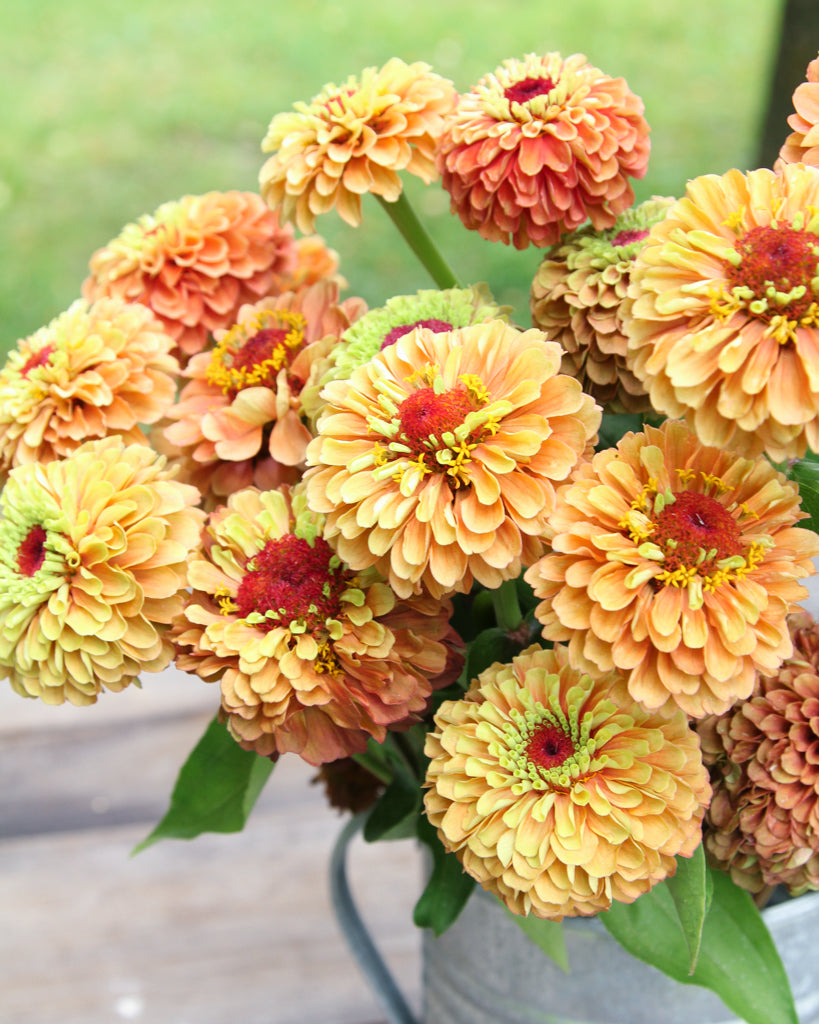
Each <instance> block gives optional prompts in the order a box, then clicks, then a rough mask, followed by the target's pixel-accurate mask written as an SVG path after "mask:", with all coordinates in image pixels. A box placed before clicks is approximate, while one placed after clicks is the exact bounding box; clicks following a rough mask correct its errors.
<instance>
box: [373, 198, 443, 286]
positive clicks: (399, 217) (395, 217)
mask: <svg viewBox="0 0 819 1024" xmlns="http://www.w3.org/2000/svg"><path fill="white" fill-rule="evenodd" d="M376 198H377V199H378V201H379V202H380V203H381V205H382V206H383V207H384V209H385V210H386V211H387V213H388V214H389V217H390V220H391V221H392V222H393V224H394V225H395V226H396V227H397V228H398V230H399V231H400V232H401V235H402V236H403V238H404V241H405V242H406V243H407V245H408V246H409V247H410V249H412V251H413V252H414V253H415V255H416V256H417V257H418V259H419V260H420V261H421V263H422V264H423V265H424V267H425V269H426V271H427V273H428V274H429V276H430V277H431V278H432V280H433V281H434V282H435V284H436V285H437V286H438V287H439V288H459V287H460V285H459V284H458V279H457V278H456V277H455V275H454V274H453V273H452V270H451V269H450V267H449V265H448V264H447V262H446V260H445V259H444V258H443V256H442V255H441V254H440V252H438V249H437V248H436V246H435V243H434V242H433V241H432V239H431V238H430V237H429V235H428V233H427V230H426V228H425V227H424V225H423V224H422V223H421V221H420V220H418V218H417V217H416V215H415V211H414V210H413V208H412V207H411V206H410V202H409V200H408V199H407V197H406V196H405V195H404V193H403V192H402V193H401V195H400V196H399V197H398V199H397V200H396V202H394V203H388V202H386V201H385V200H384V199H382V198H381V197H380V196H377V197H376Z"/></svg>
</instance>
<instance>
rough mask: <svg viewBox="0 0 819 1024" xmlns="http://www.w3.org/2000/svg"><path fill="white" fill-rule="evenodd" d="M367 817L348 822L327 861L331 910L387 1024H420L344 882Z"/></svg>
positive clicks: (364, 814) (358, 815) (364, 815)
mask: <svg viewBox="0 0 819 1024" xmlns="http://www.w3.org/2000/svg"><path fill="white" fill-rule="evenodd" d="M366 817H367V814H366V812H365V813H363V814H357V815H356V816H355V817H353V818H351V819H350V820H349V821H348V822H347V824H346V825H345V826H344V828H343V830H342V832H341V835H340V836H339V837H338V839H337V840H336V844H335V846H334V847H333V853H332V856H331V857H330V898H331V900H332V904H333V910H334V912H335V915H336V920H337V921H338V923H339V926H340V928H341V931H342V934H343V935H344V938H345V939H346V941H347V945H348V947H349V949H350V952H351V953H352V954H353V957H354V958H355V960H356V962H357V963H358V966H359V968H360V969H361V972H362V973H363V975H364V977H365V978H366V979H367V981H368V982H369V984H370V987H371V988H372V990H373V992H374V993H375V996H376V998H377V999H378V1001H379V1002H380V1003H381V1006H382V1008H383V1009H384V1011H385V1012H386V1014H387V1020H388V1022H389V1024H420V1022H419V1021H418V1020H417V1019H416V1017H415V1015H414V1014H413V1013H412V1011H411V1010H410V1008H409V1006H408V1004H407V1001H406V1000H405V999H404V997H403V995H402V994H401V991H400V990H399V988H398V985H397V984H396V982H395V978H393V976H392V974H391V973H390V970H389V968H388V967H387V965H386V963H385V962H384V959H383V957H382V956H381V954H380V953H379V952H378V950H377V949H376V947H375V943H374V942H373V940H372V936H371V935H370V933H369V931H368V930H367V927H366V925H365V924H364V921H363V920H362V918H361V915H360V914H359V912H358V908H357V907H356V905H355V901H354V900H353V894H352V892H351V891H350V886H349V884H348V882H347V850H348V849H349V846H350V842H351V841H352V839H353V838H354V837H355V835H356V833H358V832H360V831H361V829H362V828H363V827H364V822H365V820H366Z"/></svg>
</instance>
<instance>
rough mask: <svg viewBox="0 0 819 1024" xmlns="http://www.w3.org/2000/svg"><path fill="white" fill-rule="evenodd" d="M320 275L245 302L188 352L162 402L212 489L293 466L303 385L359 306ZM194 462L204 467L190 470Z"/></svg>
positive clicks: (300, 451) (252, 481) (175, 435)
mask: <svg viewBox="0 0 819 1024" xmlns="http://www.w3.org/2000/svg"><path fill="white" fill-rule="evenodd" d="M366 308H367V307H366V304H365V303H364V301H363V300H362V299H357V298H350V299H345V300H344V301H343V302H342V301H340V300H339V295H338V285H337V284H335V283H334V282H332V281H320V282H318V283H317V284H315V285H312V286H311V287H309V288H305V289H301V290H299V291H297V292H285V293H284V294H282V295H278V296H275V297H269V298H266V299H262V300H261V301H260V302H257V303H255V304H254V305H252V306H243V307H242V309H241V310H240V311H239V315H238V321H237V323H236V324H234V325H233V327H231V328H230V330H228V331H217V332H216V335H215V338H216V346H215V347H214V348H213V349H211V350H209V351H207V352H201V353H199V354H197V355H196V356H194V357H193V358H192V359H191V361H190V362H189V364H188V366H187V368H186V370H185V376H186V377H190V378H191V380H190V382H189V383H187V384H186V385H185V387H184V388H183V389H182V391H181V393H180V395H179V400H178V401H177V403H176V405H174V406H173V408H172V409H171V410H170V411H169V414H168V415H169V417H170V419H172V420H174V421H175V422H174V423H173V424H172V425H171V426H169V427H167V428H166V430H165V436H166V438H167V440H168V441H169V442H170V443H171V444H173V445H177V446H179V447H180V448H181V449H182V450H183V452H184V454H186V455H188V456H190V459H191V460H192V462H193V464H194V465H193V467H191V468H192V469H193V470H194V473H193V476H192V477H191V478H192V479H197V480H198V481H199V482H200V483H202V485H203V486H204V487H205V488H206V489H207V490H208V491H211V492H213V494H215V495H217V496H226V495H228V494H232V493H233V492H234V491H236V490H238V489H241V488H242V487H248V486H251V485H253V486H260V487H261V486H265V485H267V486H268V487H273V486H275V485H276V484H277V483H278V482H279V481H278V480H277V479H276V475H277V474H278V473H279V472H280V468H279V467H297V466H299V465H300V464H301V463H302V462H303V460H304V455H305V451H306V448H307V444H308V442H309V441H310V439H311V438H312V436H313V435H312V433H311V432H310V430H309V428H308V425H307V424H306V423H305V421H304V412H305V411H304V408H303V404H302V393H303V392H304V390H305V388H307V387H308V386H312V385H313V384H314V383H316V382H317V381H318V378H319V376H320V375H321V373H322V372H323V370H324V369H325V368H326V366H327V365H328V355H329V353H330V352H331V351H332V349H333V346H334V345H336V344H337V343H338V339H339V337H340V336H341V334H342V333H343V332H344V331H345V330H346V329H347V328H348V327H349V326H350V324H351V323H353V322H354V321H355V320H356V318H357V317H359V316H360V315H361V314H362V313H363V312H364V311H365V310H366ZM196 466H199V467H201V469H202V471H203V472H202V473H201V477H202V479H201V480H200V474H198V473H196V472H195V469H196Z"/></svg>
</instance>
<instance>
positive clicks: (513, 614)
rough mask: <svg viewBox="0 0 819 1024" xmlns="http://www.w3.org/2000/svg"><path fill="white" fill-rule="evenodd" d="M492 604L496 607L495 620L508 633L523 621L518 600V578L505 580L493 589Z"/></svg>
mask: <svg viewBox="0 0 819 1024" xmlns="http://www.w3.org/2000/svg"><path fill="white" fill-rule="evenodd" d="M492 606H493V607H494V609H495V621H496V622H497V624H498V626H499V627H500V628H501V629H502V630H503V631H504V632H506V633H511V632H512V631H513V630H515V629H517V628H518V626H519V625H520V624H521V622H523V613H522V612H521V610H520V602H519V601H518V589H517V582H516V580H504V582H503V583H501V585H500V586H499V587H498V588H497V589H496V590H493V591H492Z"/></svg>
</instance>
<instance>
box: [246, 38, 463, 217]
mask: <svg viewBox="0 0 819 1024" xmlns="http://www.w3.org/2000/svg"><path fill="white" fill-rule="evenodd" d="M456 99H457V94H456V92H455V89H454V87H453V85H452V83H451V82H449V81H447V80H446V79H445V78H441V77H440V76H439V75H436V74H434V73H433V72H432V71H431V70H430V68H429V65H427V64H422V63H420V62H419V63H415V64H405V63H404V62H403V61H402V60H399V59H398V58H397V57H394V58H392V59H391V60H389V61H387V63H386V64H385V65H384V66H383V67H382V68H365V70H364V71H363V72H362V73H361V76H360V77H355V76H351V77H350V78H348V79H347V81H346V82H344V84H343V85H341V86H337V85H333V84H329V85H326V86H325V87H324V88H323V89H322V90H321V92H320V93H319V94H318V96H315V97H314V98H313V99H312V100H311V101H310V103H296V104H294V108H293V110H292V111H288V112H284V113H281V114H276V116H275V117H274V118H273V120H272V121H271V122H270V127H269V128H268V131H267V135H266V137H265V139H264V141H263V142H262V150H263V151H264V152H266V153H272V154H273V155H272V156H271V157H270V158H269V159H268V160H267V162H266V163H265V165H264V166H263V167H262V169H261V172H260V174H259V182H260V188H261V193H262V195H263V196H264V198H265V199H266V200H267V202H268V203H269V204H270V205H271V206H272V207H273V208H274V209H276V210H279V212H280V214H281V217H282V219H283V220H291V221H295V223H296V225H297V226H298V227H299V229H300V230H301V231H304V232H305V233H307V232H310V231H313V230H314V229H315V219H316V216H317V215H318V214H321V213H327V212H328V211H329V210H332V209H334V208H335V209H337V210H338V213H339V216H340V217H341V218H342V219H343V220H345V221H346V222H347V223H348V224H351V225H353V227H355V226H356V225H358V224H360V223H361V196H362V195H363V194H364V193H365V192H371V193H372V194H373V195H376V196H381V197H382V198H383V199H384V200H385V201H386V202H388V203H393V202H395V201H396V200H397V199H398V197H399V196H400V194H401V190H402V184H401V178H400V177H399V174H398V172H399V171H407V172H409V173H410V174H414V175H416V176H417V177H419V178H421V179H422V180H423V181H424V182H426V184H429V183H430V182H431V181H433V180H434V179H435V177H436V171H435V161H434V151H435V143H436V141H437V139H438V136H439V135H440V133H441V130H442V127H443V118H444V115H446V114H448V113H449V111H450V110H451V109H452V107H453V106H454V104H455V101H456Z"/></svg>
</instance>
